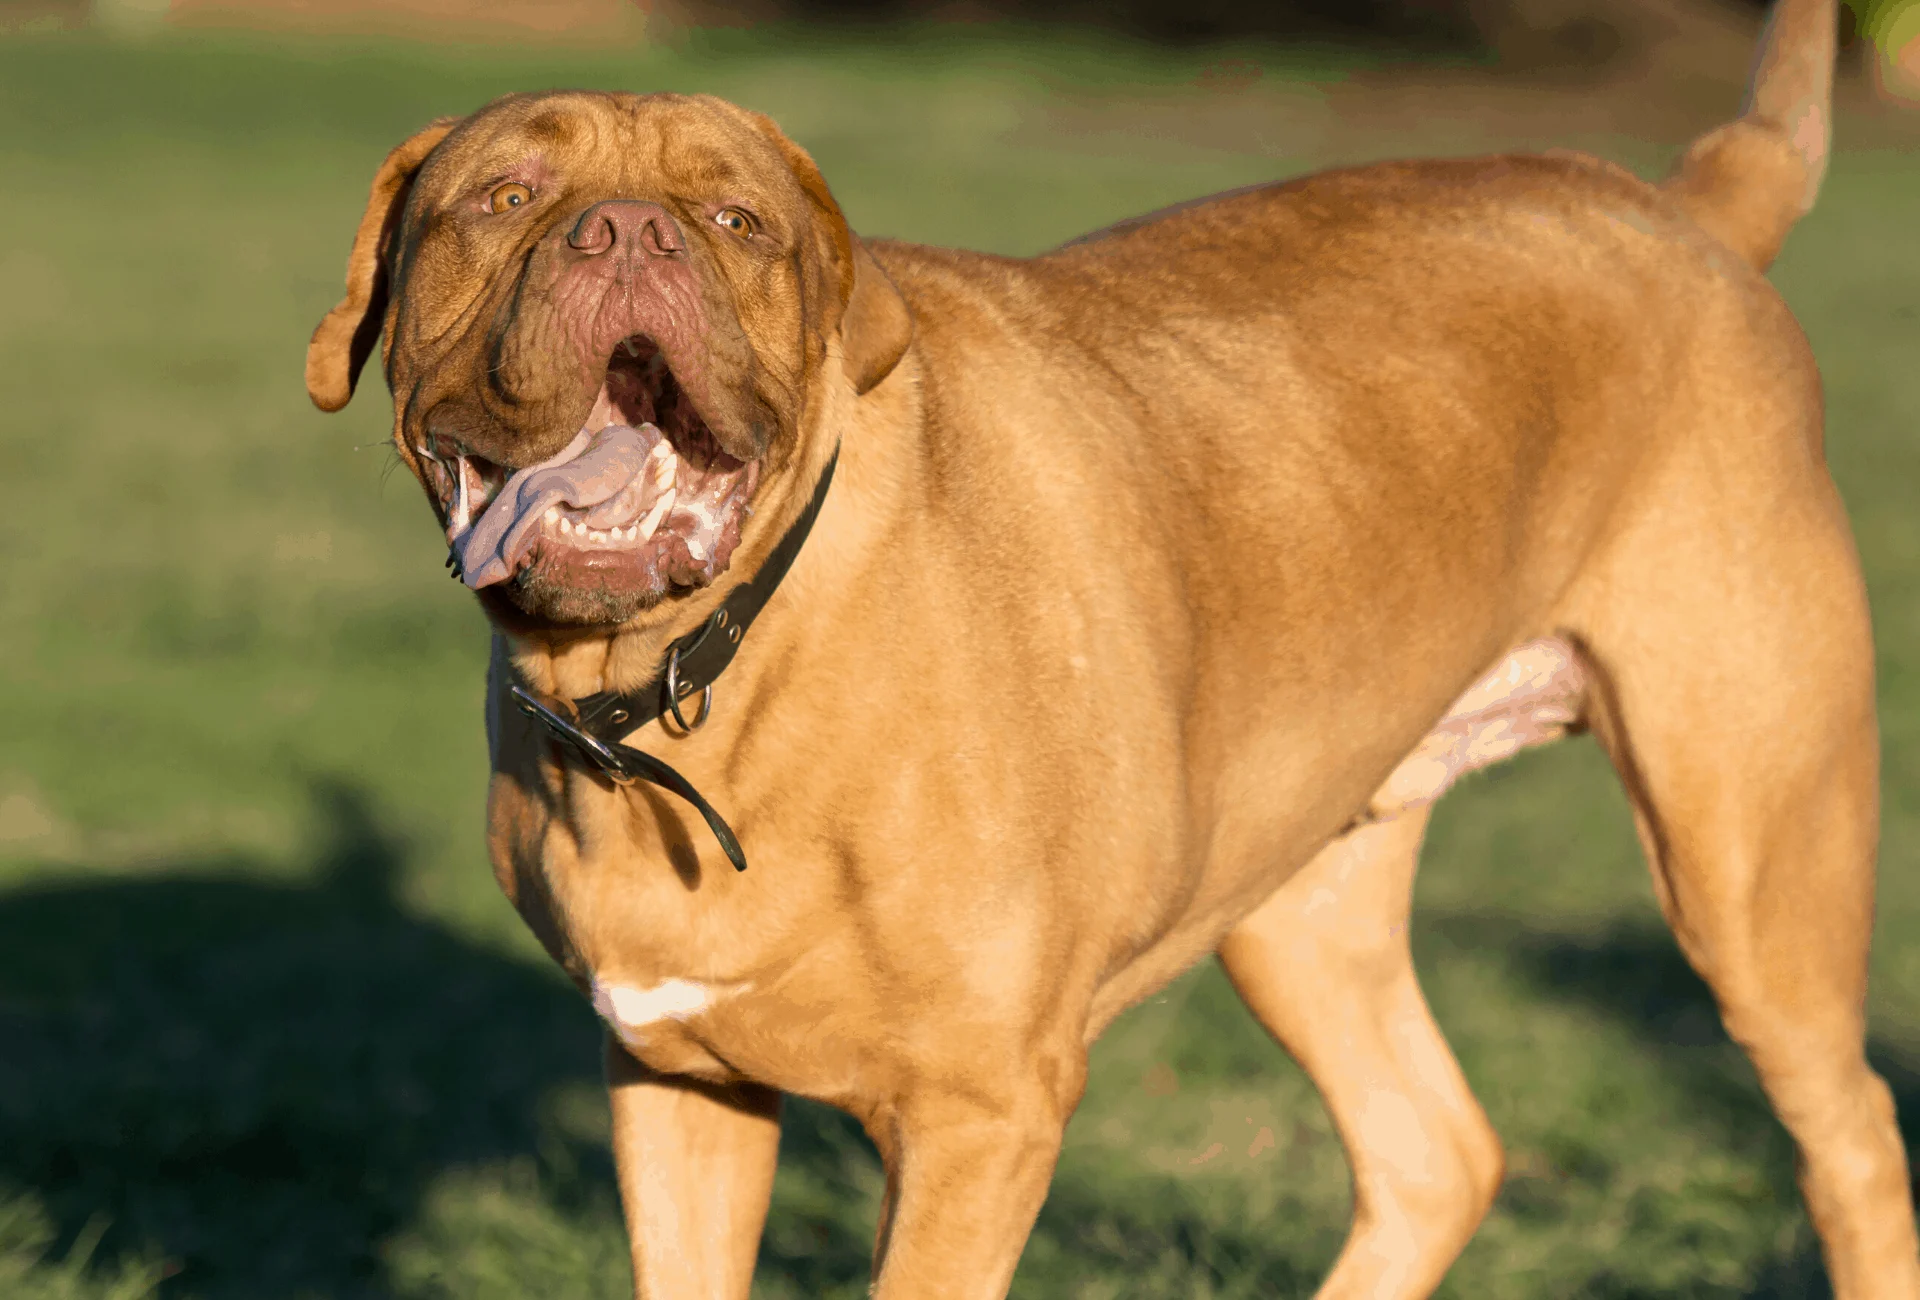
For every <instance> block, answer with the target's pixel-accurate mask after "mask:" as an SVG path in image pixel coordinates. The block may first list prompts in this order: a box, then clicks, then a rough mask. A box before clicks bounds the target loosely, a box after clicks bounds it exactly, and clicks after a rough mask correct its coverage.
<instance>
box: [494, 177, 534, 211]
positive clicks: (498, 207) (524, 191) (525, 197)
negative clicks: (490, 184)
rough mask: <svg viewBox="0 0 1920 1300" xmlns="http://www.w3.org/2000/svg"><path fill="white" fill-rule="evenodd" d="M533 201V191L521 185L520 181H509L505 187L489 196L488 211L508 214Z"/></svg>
mask: <svg viewBox="0 0 1920 1300" xmlns="http://www.w3.org/2000/svg"><path fill="white" fill-rule="evenodd" d="M532 199H533V191H532V190H530V189H528V188H527V187H526V186H524V185H522V184H520V183H519V182H518V181H508V182H507V183H506V184H505V185H502V186H500V187H499V188H498V189H496V190H494V192H493V193H491V194H489V195H487V211H489V212H506V211H509V210H510V209H513V208H517V207H519V206H520V205H521V204H522V203H528V202H531V201H532Z"/></svg>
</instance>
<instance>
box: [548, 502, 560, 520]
mask: <svg viewBox="0 0 1920 1300" xmlns="http://www.w3.org/2000/svg"><path fill="white" fill-rule="evenodd" d="M547 522H548V523H550V524H557V523H559V522H560V507H559V506H548V507H547Z"/></svg>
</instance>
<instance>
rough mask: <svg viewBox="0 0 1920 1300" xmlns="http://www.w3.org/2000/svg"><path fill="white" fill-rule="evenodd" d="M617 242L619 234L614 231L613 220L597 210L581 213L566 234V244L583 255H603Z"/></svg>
mask: <svg viewBox="0 0 1920 1300" xmlns="http://www.w3.org/2000/svg"><path fill="white" fill-rule="evenodd" d="M619 242H620V234H619V232H618V231H617V230H615V229H614V226H613V219H612V218H611V217H609V216H607V214H606V213H604V212H602V211H600V210H599V209H598V208H589V209H587V211H586V212H584V213H582V214H581V216H580V220H579V221H577V222H575V223H574V226H573V229H572V230H571V231H569V232H568V233H567V243H568V244H570V245H572V246H573V247H574V248H577V249H579V250H580V251H581V252H583V253H604V252H606V251H608V250H609V249H611V248H612V247H613V246H614V245H615V244H617V243H619Z"/></svg>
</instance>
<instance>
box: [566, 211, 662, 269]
mask: <svg viewBox="0 0 1920 1300" xmlns="http://www.w3.org/2000/svg"><path fill="white" fill-rule="evenodd" d="M567 243H568V244H570V245H572V246H573V247H574V248H575V249H577V250H578V251H580V252H582V253H585V254H587V255H588V256H590V257H599V256H604V255H605V254H607V253H625V254H627V255H628V256H630V257H631V256H634V255H636V254H637V255H639V256H641V257H679V256H681V255H682V254H684V253H685V252H686V251H687V241H686V237H685V236H683V235H682V234H681V233H680V224H679V223H678V222H677V221H675V220H674V219H673V215H672V214H671V213H669V212H668V211H667V210H666V209H665V208H663V207H661V206H660V205H659V204H658V203H646V202H643V201H641V200H639V199H606V200H604V201H603V202H600V203H596V204H594V205H593V206H592V207H590V208H588V209H587V210H586V211H585V212H582V213H581V214H580V219H579V220H578V221H576V222H574V223H573V229H572V230H571V231H569V232H568V233H567Z"/></svg>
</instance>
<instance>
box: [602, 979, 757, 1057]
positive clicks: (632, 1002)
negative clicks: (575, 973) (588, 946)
mask: <svg viewBox="0 0 1920 1300" xmlns="http://www.w3.org/2000/svg"><path fill="white" fill-rule="evenodd" d="M724 991H725V992H734V991H736V990H734V989H726V990H724ZM714 994H715V991H714V990H713V989H712V988H709V987H708V986H707V985H705V984H701V983H699V982H697V981H695V980H681V979H672V980H666V981H664V982H663V983H660V984H655V985H654V986H653V987H652V988H645V989H643V988H635V987H634V986H633V985H631V984H604V983H602V982H601V981H599V980H595V981H594V982H593V1009H594V1010H595V1011H597V1012H599V1013H600V1018H601V1019H602V1020H604V1021H606V1022H607V1023H608V1024H609V1025H611V1026H612V1027H613V1029H614V1031H615V1032H616V1033H618V1034H619V1035H620V1037H621V1038H622V1039H623V1040H625V1041H627V1042H629V1043H632V1042H637V1041H638V1040H639V1039H640V1037H641V1031H643V1030H644V1029H646V1027H647V1026H649V1025H654V1024H658V1023H659V1022H660V1021H662V1020H675V1021H683V1020H687V1019H689V1018H691V1017H693V1016H697V1015H699V1014H700V1013H701V1012H702V1011H705V1010H706V1009H707V1008H708V1007H709V1006H711V1005H712V1004H713V1000H714Z"/></svg>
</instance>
